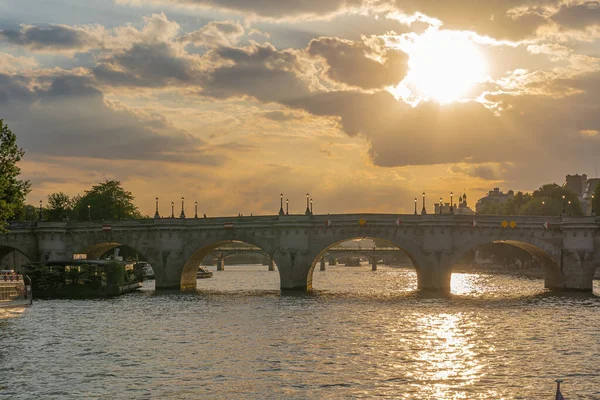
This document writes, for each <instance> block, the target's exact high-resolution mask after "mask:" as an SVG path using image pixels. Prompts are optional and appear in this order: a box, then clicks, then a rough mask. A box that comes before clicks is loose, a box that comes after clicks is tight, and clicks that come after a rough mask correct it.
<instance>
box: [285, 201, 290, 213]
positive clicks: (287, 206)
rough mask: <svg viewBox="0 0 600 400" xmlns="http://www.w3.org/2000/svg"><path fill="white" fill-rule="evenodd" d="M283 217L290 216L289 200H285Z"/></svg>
mask: <svg viewBox="0 0 600 400" xmlns="http://www.w3.org/2000/svg"><path fill="white" fill-rule="evenodd" d="M285 215H290V199H285Z"/></svg>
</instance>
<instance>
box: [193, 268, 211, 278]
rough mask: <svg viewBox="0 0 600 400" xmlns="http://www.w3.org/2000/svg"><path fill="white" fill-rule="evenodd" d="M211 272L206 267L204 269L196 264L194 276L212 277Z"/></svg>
mask: <svg viewBox="0 0 600 400" xmlns="http://www.w3.org/2000/svg"><path fill="white" fill-rule="evenodd" d="M212 276H213V273H212V272H210V271H209V270H208V269H206V268H205V267H203V266H201V265H200V266H198V272H197V273H196V278H198V279H206V278H212Z"/></svg>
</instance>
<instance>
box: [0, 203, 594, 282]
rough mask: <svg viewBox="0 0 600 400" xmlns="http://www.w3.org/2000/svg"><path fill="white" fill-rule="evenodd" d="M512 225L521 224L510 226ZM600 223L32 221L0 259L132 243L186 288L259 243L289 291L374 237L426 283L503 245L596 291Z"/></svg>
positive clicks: (549, 274) (428, 218)
mask: <svg viewBox="0 0 600 400" xmlns="http://www.w3.org/2000/svg"><path fill="white" fill-rule="evenodd" d="M398 219H399V222H398ZM361 222H362V224H361ZM503 222H505V223H504V226H503V224H502V223H503ZM510 222H513V223H514V224H513V225H514V227H512V226H511V225H507V223H510ZM545 223H548V224H549V225H547V229H546V226H544V224H545ZM599 223H600V220H598V219H597V218H596V217H595V216H587V217H566V216H563V217H541V216H489V215H475V216H464V215H432V214H427V215H397V214H338V215H288V216H286V215H284V216H277V215H276V216H253V217H226V218H225V217H218V218H200V219H196V218H187V219H186V218H183V219H178V218H175V219H172V218H164V219H140V220H127V221H113V222H107V221H104V222H99V221H88V222H33V223H20V224H11V225H10V226H9V227H8V229H9V231H8V233H6V234H0V258H2V257H3V255H5V254H8V253H9V252H10V251H12V250H18V251H20V252H21V253H23V254H24V255H25V256H27V257H28V258H29V259H30V260H32V261H43V260H55V259H70V258H71V257H72V256H73V254H77V253H85V254H87V255H88V257H89V258H90V259H94V258H98V257H100V255H102V254H104V253H105V252H107V251H109V250H111V249H113V248H115V247H118V246H128V247H131V248H133V249H135V250H136V251H137V252H139V253H140V254H141V255H143V256H144V257H145V258H146V260H148V261H149V262H150V263H151V264H152V267H153V269H154V272H155V276H156V287H157V288H158V289H161V288H170V289H172V288H180V289H182V290H185V289H190V288H195V287H196V271H197V267H198V265H199V263H200V262H201V261H202V259H203V258H204V257H205V256H206V255H207V254H209V253H210V252H212V251H213V250H214V249H216V248H219V246H222V245H224V244H226V243H230V242H231V241H241V242H245V243H248V244H250V245H253V246H257V247H260V248H261V249H263V251H264V252H265V253H266V254H268V255H269V256H270V257H271V258H272V260H273V261H274V262H275V263H276V264H277V269H278V271H279V275H280V285H281V289H282V290H310V289H311V287H312V274H313V270H314V268H315V265H316V264H317V263H318V261H319V260H320V259H321V258H322V257H323V256H324V255H325V254H326V253H327V250H328V249H329V248H330V247H332V246H336V245H337V244H339V243H341V242H343V241H346V240H350V239H358V238H375V239H384V240H387V241H389V242H390V243H391V244H393V245H394V246H397V247H399V248H401V249H402V250H403V251H404V252H406V254H407V255H408V257H409V258H410V259H411V261H412V262H413V265H414V266H415V269H416V271H417V277H418V287H419V288H420V289H423V290H436V291H448V290H449V289H450V277H451V274H452V268H453V266H454V265H455V264H456V263H457V262H458V261H459V260H460V259H461V258H462V257H463V256H464V255H465V254H466V253H467V252H468V251H469V250H471V249H473V248H475V247H477V246H479V245H482V244H486V243H494V242H502V243H506V244H510V245H513V246H516V247H519V248H521V249H523V250H526V251H528V252H529V253H531V254H532V255H533V256H534V258H535V259H536V261H537V262H538V263H539V264H540V265H541V266H542V268H543V270H544V276H545V286H546V287H547V288H549V289H554V290H573V291H591V290H592V283H593V276H594V272H595V270H596V268H597V267H598V265H599V262H600V253H599V251H600V237H599V235H598V229H599Z"/></svg>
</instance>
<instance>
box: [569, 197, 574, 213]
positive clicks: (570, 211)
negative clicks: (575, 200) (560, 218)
mask: <svg viewBox="0 0 600 400" xmlns="http://www.w3.org/2000/svg"><path fill="white" fill-rule="evenodd" d="M571 214H573V212H572V210H571V200H569V216H571Z"/></svg>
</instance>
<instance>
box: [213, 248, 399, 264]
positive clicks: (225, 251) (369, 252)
mask: <svg viewBox="0 0 600 400" xmlns="http://www.w3.org/2000/svg"><path fill="white" fill-rule="evenodd" d="M247 253H251V254H264V255H265V256H268V254H267V253H266V252H265V251H264V250H263V249H262V248H260V247H258V246H252V245H247V244H245V243H242V242H233V243H227V244H225V245H223V246H219V247H217V248H216V249H214V250H213V251H212V252H211V254H214V255H216V256H217V270H218V271H223V270H224V269H225V259H226V258H227V257H229V256H231V255H234V254H247ZM394 253H404V252H403V251H402V250H401V249H400V248H398V247H393V246H388V247H364V248H363V247H346V246H332V247H330V248H329V249H327V251H326V253H325V254H323V256H322V257H321V261H320V266H321V268H320V269H321V271H325V258H327V257H329V256H335V255H338V256H339V255H349V254H351V255H362V256H365V257H367V258H369V261H370V262H371V266H372V270H373V271H376V270H377V263H378V261H379V259H381V258H382V257H383V256H385V255H389V254H394ZM273 270H275V263H274V262H273V259H272V258H271V259H270V261H269V271H273Z"/></svg>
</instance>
